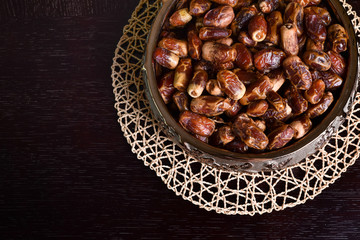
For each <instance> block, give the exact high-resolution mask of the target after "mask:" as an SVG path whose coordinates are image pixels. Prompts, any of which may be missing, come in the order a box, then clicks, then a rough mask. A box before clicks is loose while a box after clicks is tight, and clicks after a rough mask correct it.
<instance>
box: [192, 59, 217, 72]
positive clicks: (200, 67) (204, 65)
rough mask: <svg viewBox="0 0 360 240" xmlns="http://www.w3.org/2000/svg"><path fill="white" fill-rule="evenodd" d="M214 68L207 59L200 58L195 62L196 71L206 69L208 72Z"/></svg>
mask: <svg viewBox="0 0 360 240" xmlns="http://www.w3.org/2000/svg"><path fill="white" fill-rule="evenodd" d="M212 68H213V64H212V63H211V62H208V61H205V60H200V61H198V62H195V64H194V71H200V70H204V71H206V72H211V70H212Z"/></svg>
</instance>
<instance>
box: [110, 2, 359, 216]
mask: <svg viewBox="0 0 360 240" xmlns="http://www.w3.org/2000/svg"><path fill="white" fill-rule="evenodd" d="M160 2H161V1H160V0H157V1H154V0H152V1H151V0H150V1H146V0H141V1H140V2H139V5H138V6H137V8H136V10H135V11H134V12H133V14H132V17H131V19H130V20H129V24H128V25H127V26H126V27H125V28H124V35H123V36H122V37H121V39H120V41H119V43H118V45H117V48H116V51H115V57H114V62H113V66H112V79H113V87H114V94H115V100H116V104H115V108H116V109H117V113H118V116H119V119H118V121H119V123H120V126H121V129H122V131H123V132H124V136H125V137H126V139H127V141H128V143H129V144H130V145H131V149H132V151H133V152H134V153H135V154H136V155H137V158H138V159H140V160H142V161H143V162H144V164H145V166H148V167H149V168H150V169H151V170H153V171H155V172H156V174H157V176H158V177H160V178H161V180H162V181H163V182H164V183H165V184H166V185H167V187H168V188H169V189H171V190H172V191H174V192H175V193H176V195H180V196H182V197H183V198H184V199H185V200H188V201H190V202H192V203H193V204H195V205H198V206H199V207H200V208H204V209H206V210H209V211H210V210H213V211H216V212H217V213H223V214H240V215H254V214H256V213H258V214H263V213H266V212H267V213H270V212H272V211H273V210H277V211H279V210H283V209H285V208H287V207H293V206H296V205H298V204H302V203H304V202H305V201H307V200H308V199H313V198H314V197H315V196H317V195H318V194H320V193H321V192H322V191H323V190H324V189H325V188H327V187H328V186H329V184H331V183H333V182H335V180H337V179H338V178H339V177H340V176H341V174H342V173H343V172H345V171H346V170H347V168H348V167H349V166H351V165H353V164H354V163H355V161H356V159H358V158H359V153H360V140H359V138H360V93H357V96H356V102H355V104H354V105H353V107H352V111H351V113H350V115H349V116H348V118H347V119H346V121H345V123H344V124H343V125H342V126H341V127H340V129H339V130H338V132H337V133H336V134H335V135H334V136H333V138H332V139H331V141H330V142H329V143H328V144H327V145H326V146H325V147H324V148H323V149H321V150H320V151H319V152H317V153H316V154H314V155H313V156H311V157H309V158H307V159H306V160H304V161H302V162H301V163H299V164H297V165H295V166H293V167H290V168H287V169H284V170H279V171H273V172H260V173H257V174H250V173H229V172H224V171H221V170H217V169H215V168H212V167H210V166H207V165H205V164H201V163H199V162H197V161H196V159H193V158H192V157H190V156H188V155H186V153H185V152H184V151H182V150H181V149H180V148H179V147H178V146H177V145H175V144H174V143H173V142H172V141H171V140H169V139H168V138H167V137H166V136H165V135H164V134H163V133H162V132H161V131H160V128H159V125H158V123H157V122H156V121H155V120H154V118H153V116H152V113H151V110H150V107H149V104H148V101H147V100H146V99H145V97H144V86H143V78H142V74H141V67H142V56H143V53H144V50H145V48H146V46H145V39H146V37H147V34H148V31H149V29H150V27H151V23H152V21H153V19H154V17H155V16H156V13H157V11H158V9H159V7H160ZM340 2H342V3H343V6H344V8H345V9H346V10H347V11H348V15H349V16H350V17H351V18H352V19H353V21H352V22H353V25H354V26H355V31H356V34H357V35H359V34H360V19H359V17H357V14H356V12H354V11H352V7H351V5H349V4H347V3H346V0H340Z"/></svg>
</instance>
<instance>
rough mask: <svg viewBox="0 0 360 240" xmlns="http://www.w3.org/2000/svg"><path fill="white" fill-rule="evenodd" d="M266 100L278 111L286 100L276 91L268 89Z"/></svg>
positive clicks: (284, 105)
mask: <svg viewBox="0 0 360 240" xmlns="http://www.w3.org/2000/svg"><path fill="white" fill-rule="evenodd" d="M266 99H267V101H268V102H269V103H270V104H271V105H272V106H273V107H274V108H275V109H276V110H277V111H279V112H281V111H283V110H284V109H285V107H286V101H285V99H284V98H282V97H281V96H280V94H278V93H277V92H274V91H270V92H269V93H268V94H267V98H266Z"/></svg>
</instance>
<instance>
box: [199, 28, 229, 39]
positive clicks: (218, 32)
mask: <svg viewBox="0 0 360 240" xmlns="http://www.w3.org/2000/svg"><path fill="white" fill-rule="evenodd" d="M231 33H232V31H231V30H230V29H225V28H217V27H203V28H201V29H200V31H199V38H200V39H201V40H203V41H208V40H219V39H222V38H227V37H230V36H231Z"/></svg>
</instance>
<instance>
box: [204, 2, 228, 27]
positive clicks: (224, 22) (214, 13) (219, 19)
mask: <svg viewBox="0 0 360 240" xmlns="http://www.w3.org/2000/svg"><path fill="white" fill-rule="evenodd" d="M234 18H235V13H234V9H233V8H232V7H230V6H229V5H225V6H220V7H217V8H214V9H211V10H210V11H208V12H207V13H206V14H205V16H204V25H205V26H206V27H219V28H226V27H227V26H229V25H230V24H231V22H232V21H233V20H234Z"/></svg>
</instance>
